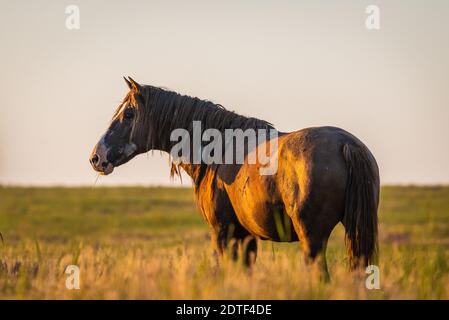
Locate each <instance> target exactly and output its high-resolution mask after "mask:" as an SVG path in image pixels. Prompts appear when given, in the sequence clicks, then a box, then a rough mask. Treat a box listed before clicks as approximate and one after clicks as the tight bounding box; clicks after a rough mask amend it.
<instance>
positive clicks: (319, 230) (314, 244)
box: [292, 209, 338, 281]
mask: <svg viewBox="0 0 449 320" xmlns="http://www.w3.org/2000/svg"><path fill="white" fill-rule="evenodd" d="M292 220H293V225H294V227H295V231H296V233H297V234H298V238H299V241H300V244H301V247H302V249H303V254H304V258H305V261H306V263H307V264H308V265H310V266H313V267H317V268H318V270H319V272H320V275H321V277H322V278H323V280H325V281H328V280H329V271H328V268H327V261H326V247H327V241H328V239H329V236H330V234H331V232H332V230H333V229H334V227H335V226H336V225H337V223H338V217H337V216H336V215H334V214H326V213H325V212H322V211H314V212H312V211H311V210H310V209H309V210H308V211H307V212H306V211H305V210H304V209H302V210H298V211H297V212H296V214H294V215H293V217H292Z"/></svg>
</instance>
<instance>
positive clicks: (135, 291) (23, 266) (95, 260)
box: [0, 186, 449, 299]
mask: <svg viewBox="0 0 449 320" xmlns="http://www.w3.org/2000/svg"><path fill="white" fill-rule="evenodd" d="M202 219H203V218H202V217H201V215H200V213H199V211H198V209H197V208H196V205H195V203H194V199H193V192H192V190H191V189H190V188H144V187H108V188H106V187H94V188H87V187H86V188H63V187H58V188H56V187H55V188H24V187H0V232H1V234H2V235H3V243H0V299H448V298H449V187H413V186H410V187H394V186H387V187H383V188H382V191H381V204H380V211H379V220H380V231H379V245H380V254H379V268H380V289H379V290H368V289H367V288H366V287H365V279H366V276H367V275H366V274H364V273H363V272H359V273H349V272H348V270H347V258H346V255H345V247H344V239H343V235H344V232H343V227H342V226H341V225H339V226H338V227H337V228H336V229H335V230H334V232H333V234H332V237H331V239H330V241H329V245H328V252H327V258H328V264H329V271H330V274H331V279H332V280H331V281H330V282H323V281H321V280H320V278H319V277H318V276H317V275H316V274H315V273H314V271H313V270H310V269H309V268H307V267H306V266H305V264H304V261H303V260H302V256H301V252H300V248H299V244H298V243H291V244H279V243H272V242H268V241H264V242H259V245H260V246H259V255H258V260H257V263H256V265H255V266H254V267H253V268H252V269H251V270H250V271H248V270H245V269H244V268H243V267H242V266H241V264H239V263H235V262H232V261H230V260H229V259H224V260H223V261H222V263H221V264H220V265H217V264H216V261H215V259H213V257H212V255H211V248H210V240H209V236H208V229H207V226H206V224H205V222H204V221H203V220H202ZM71 264H74V265H77V266H79V270H80V289H79V290H68V289H67V288H66V286H65V284H66V279H67V274H65V272H64V271H65V269H66V266H67V265H71Z"/></svg>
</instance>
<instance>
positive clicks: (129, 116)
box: [123, 111, 134, 120]
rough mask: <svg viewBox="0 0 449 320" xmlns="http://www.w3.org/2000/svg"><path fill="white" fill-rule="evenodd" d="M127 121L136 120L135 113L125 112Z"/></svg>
mask: <svg viewBox="0 0 449 320" xmlns="http://www.w3.org/2000/svg"><path fill="white" fill-rule="evenodd" d="M123 117H124V118H125V119H126V120H132V118H134V112H132V111H125V114H124V116H123Z"/></svg>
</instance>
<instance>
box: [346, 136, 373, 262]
mask: <svg viewBox="0 0 449 320" xmlns="http://www.w3.org/2000/svg"><path fill="white" fill-rule="evenodd" d="M343 157H344V159H345V161H346V166H347V169H348V180H347V184H346V201H345V212H344V217H343V225H344V226H345V233H346V234H345V243H346V250H347V253H348V255H349V263H350V267H351V269H356V268H357V267H358V266H360V265H361V264H363V265H364V266H367V265H369V264H371V263H373V262H374V260H375V259H376V257H377V249H378V247H377V208H378V203H379V169H378V167H377V163H376V160H375V159H374V157H373V156H372V155H371V153H370V151H369V150H368V149H367V148H366V147H365V146H364V145H359V144H354V143H347V144H345V145H344V146H343Z"/></svg>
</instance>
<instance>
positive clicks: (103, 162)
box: [90, 142, 114, 175]
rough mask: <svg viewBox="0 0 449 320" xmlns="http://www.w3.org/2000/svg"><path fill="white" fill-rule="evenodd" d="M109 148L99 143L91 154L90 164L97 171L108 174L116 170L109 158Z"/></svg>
mask: <svg viewBox="0 0 449 320" xmlns="http://www.w3.org/2000/svg"><path fill="white" fill-rule="evenodd" d="M107 155H108V149H107V148H106V146H105V145H104V144H103V143H101V142H100V143H98V144H97V145H96V146H95V148H94V150H93V151H92V153H91V155H90V164H91V165H92V168H94V170H95V171H97V172H99V173H100V174H103V175H108V174H110V173H112V171H114V165H113V164H112V163H111V162H109V161H108V159H107Z"/></svg>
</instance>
